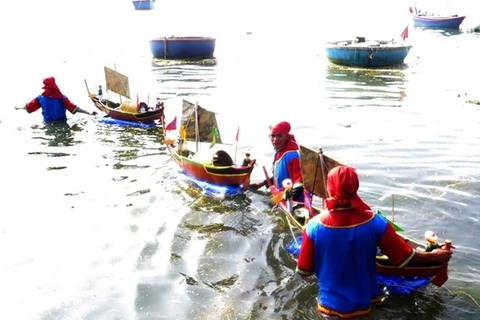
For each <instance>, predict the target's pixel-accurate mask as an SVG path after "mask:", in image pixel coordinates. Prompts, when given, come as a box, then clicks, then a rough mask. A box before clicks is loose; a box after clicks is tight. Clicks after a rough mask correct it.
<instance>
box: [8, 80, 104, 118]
mask: <svg viewBox="0 0 480 320" xmlns="http://www.w3.org/2000/svg"><path fill="white" fill-rule="evenodd" d="M42 89H43V90H44V91H43V93H42V94H41V95H39V96H37V97H36V98H35V99H33V100H32V101H30V102H29V103H27V104H26V105H25V106H24V107H19V108H16V109H25V110H26V111H27V112H28V113H32V112H34V111H37V110H38V109H40V108H41V109H42V115H43V121H44V122H45V123H48V122H52V121H59V120H67V115H66V110H68V111H70V113H72V114H75V113H77V112H80V113H85V114H89V115H96V114H97V113H96V112H95V111H94V112H92V113H90V112H88V111H85V110H83V109H82V108H80V107H77V106H76V105H75V104H73V103H72V102H71V101H70V100H69V99H68V98H67V97H66V96H65V95H63V94H62V92H61V91H60V89H59V88H58V86H57V84H56V83H55V78H54V77H49V78H45V79H43V88H42Z"/></svg>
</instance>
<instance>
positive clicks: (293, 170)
mask: <svg viewBox="0 0 480 320" xmlns="http://www.w3.org/2000/svg"><path fill="white" fill-rule="evenodd" d="M269 128H270V135H269V137H270V141H271V142H272V146H273V148H274V149H275V156H274V158H273V176H272V177H270V178H269V179H270V183H273V186H274V187H275V188H276V189H277V190H284V187H283V185H282V184H283V181H284V180H286V179H290V180H291V181H292V190H291V196H292V200H293V201H295V202H303V200H304V193H303V191H304V188H303V178H302V171H301V169H300V155H299V153H298V144H297V142H296V141H295V136H294V135H293V134H291V133H290V130H291V126H290V123H288V122H286V121H282V122H280V123H278V124H276V125H271V126H270V127H269ZM268 185H269V183H268V182H267V180H265V181H263V182H259V183H253V184H251V185H250V189H253V190H257V189H259V188H261V187H264V186H265V187H266V186H268Z"/></svg>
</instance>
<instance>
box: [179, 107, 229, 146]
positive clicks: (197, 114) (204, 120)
mask: <svg viewBox="0 0 480 320" xmlns="http://www.w3.org/2000/svg"><path fill="white" fill-rule="evenodd" d="M181 125H182V127H183V129H184V130H185V137H184V138H185V139H186V140H189V141H195V143H196V145H195V152H198V150H199V146H198V144H199V143H200V142H210V143H211V144H216V143H219V144H221V143H222V139H221V137H220V132H219V129H218V122H217V116H216V114H215V112H212V111H210V110H207V109H205V108H203V107H201V106H199V105H198V103H195V104H194V103H191V102H189V101H186V100H183V106H182V121H181Z"/></svg>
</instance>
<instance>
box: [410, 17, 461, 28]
mask: <svg viewBox="0 0 480 320" xmlns="http://www.w3.org/2000/svg"><path fill="white" fill-rule="evenodd" d="M412 18H413V24H414V26H415V27H422V28H440V29H458V28H460V25H461V24H462V22H463V20H464V19H465V16H461V17H427V16H412Z"/></svg>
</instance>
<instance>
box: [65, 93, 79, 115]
mask: <svg viewBox="0 0 480 320" xmlns="http://www.w3.org/2000/svg"><path fill="white" fill-rule="evenodd" d="M63 106H64V107H65V109H67V110H68V111H70V112H71V113H72V114H75V113H76V112H77V110H78V107H77V106H76V105H74V104H73V103H72V102H71V101H70V100H69V99H68V98H67V97H65V98H64V99H63Z"/></svg>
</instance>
